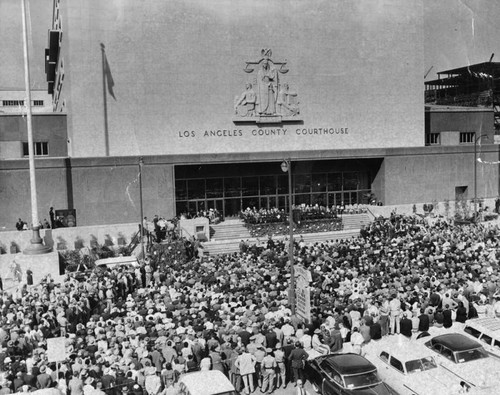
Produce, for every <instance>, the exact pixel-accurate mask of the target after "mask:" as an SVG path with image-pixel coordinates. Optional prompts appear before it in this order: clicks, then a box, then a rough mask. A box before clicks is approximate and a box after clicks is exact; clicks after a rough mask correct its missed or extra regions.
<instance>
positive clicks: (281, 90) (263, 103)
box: [234, 49, 300, 123]
mask: <svg viewBox="0 0 500 395" xmlns="http://www.w3.org/2000/svg"><path fill="white" fill-rule="evenodd" d="M261 55H262V57H261V59H259V60H258V61H250V62H246V67H245V68H244V69H243V70H244V71H245V72H246V73H249V74H252V77H253V79H252V80H251V81H248V82H247V83H246V88H245V91H244V92H243V93H242V94H241V95H239V96H236V98H235V103H234V111H235V114H236V117H235V119H234V121H235V122H238V121H248V122H256V123H279V122H282V121H300V119H299V117H298V115H299V114H300V109H299V100H298V97H297V96H298V95H297V92H296V91H294V90H293V89H292V88H290V85H289V84H288V83H287V82H286V81H285V80H284V78H281V75H283V74H286V73H287V72H288V69H287V68H286V61H284V62H277V61H273V60H272V52H271V50H270V49H263V50H262V51H261Z"/></svg>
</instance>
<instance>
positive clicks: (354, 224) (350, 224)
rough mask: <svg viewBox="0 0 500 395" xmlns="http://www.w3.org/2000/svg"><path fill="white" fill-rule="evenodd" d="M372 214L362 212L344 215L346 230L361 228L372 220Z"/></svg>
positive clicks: (343, 220) (343, 221) (343, 222)
mask: <svg viewBox="0 0 500 395" xmlns="http://www.w3.org/2000/svg"><path fill="white" fill-rule="evenodd" d="M371 221H372V220H371V218H370V215H369V214H367V213H362V214H346V215H343V216H342V225H343V227H342V228H343V229H344V230H350V229H358V230H359V229H361V228H362V227H363V226H365V225H368V224H369V223H370V222H371Z"/></svg>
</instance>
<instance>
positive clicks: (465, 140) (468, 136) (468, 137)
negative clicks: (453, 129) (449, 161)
mask: <svg viewBox="0 0 500 395" xmlns="http://www.w3.org/2000/svg"><path fill="white" fill-rule="evenodd" d="M474 137H476V133H474V132H461V133H460V144H471V143H473V142H474Z"/></svg>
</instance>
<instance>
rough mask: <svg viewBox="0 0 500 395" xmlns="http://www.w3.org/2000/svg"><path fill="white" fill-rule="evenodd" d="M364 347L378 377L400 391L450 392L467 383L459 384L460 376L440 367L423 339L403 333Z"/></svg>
mask: <svg viewBox="0 0 500 395" xmlns="http://www.w3.org/2000/svg"><path fill="white" fill-rule="evenodd" d="M364 350H365V357H366V358H367V359H368V360H369V361H370V362H372V363H373V364H374V365H375V366H376V368H377V371H378V374H379V376H380V378H381V379H382V380H383V381H384V382H386V383H387V384H389V385H390V386H391V387H392V388H394V389H395V390H396V391H398V393H400V394H402V395H427V394H430V393H433V394H442V395H451V394H458V393H460V392H461V391H464V390H465V389H467V387H468V386H469V387H470V385H467V384H465V383H464V384H463V385H461V384H460V381H461V380H460V379H459V378H458V377H457V376H455V375H454V374H453V373H451V372H449V371H448V370H447V369H445V368H443V367H442V366H441V365H440V364H439V363H438V362H437V361H436V359H435V358H434V355H433V354H434V353H433V352H432V351H431V350H429V349H428V348H427V347H425V346H424V345H423V344H422V343H419V342H416V341H413V340H409V339H407V338H405V337H404V336H402V335H399V336H398V337H394V336H386V337H384V338H382V339H380V340H378V341H371V342H369V343H368V344H367V345H366V346H365V348H364Z"/></svg>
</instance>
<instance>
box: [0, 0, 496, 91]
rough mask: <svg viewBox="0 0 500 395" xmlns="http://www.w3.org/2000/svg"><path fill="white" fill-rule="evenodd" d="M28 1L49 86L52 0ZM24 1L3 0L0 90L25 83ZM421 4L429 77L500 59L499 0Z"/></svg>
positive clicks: (41, 84) (38, 78)
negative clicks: (47, 62)
mask: <svg viewBox="0 0 500 395" xmlns="http://www.w3.org/2000/svg"><path fill="white" fill-rule="evenodd" d="M26 1H27V3H28V4H29V6H28V7H29V14H28V16H29V24H30V26H31V30H32V33H31V35H30V39H29V47H28V48H29V51H30V74H31V85H32V88H33V89H45V88H46V82H45V72H44V55H43V54H44V49H45V47H46V46H47V31H48V29H49V27H50V23H51V19H52V0H26ZM64 1H68V0H64ZM352 1H356V0H352ZM373 1H379V0H373ZM380 1H389V0H380ZM396 1H412V0H396ZM21 4H22V1H21V0H0V40H1V42H2V45H0V59H2V68H1V69H0V89H2V90H8V89H24V73H23V43H22V19H21ZM423 4H424V10H423V13H424V65H425V69H424V70H422V75H423V76H425V75H426V74H427V77H426V80H431V79H434V78H437V75H436V73H437V72H438V71H443V70H447V69H450V68H455V67H461V66H466V65H469V64H474V63H480V62H486V61H488V60H489V59H490V56H491V54H492V53H494V54H495V56H494V58H493V61H497V62H500V20H499V19H500V1H498V0H423ZM4 43H11V44H12V46H9V45H3V44H4Z"/></svg>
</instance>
